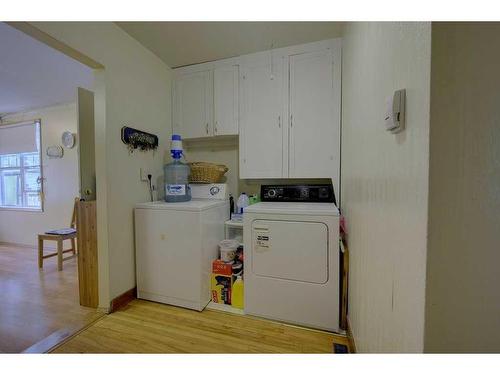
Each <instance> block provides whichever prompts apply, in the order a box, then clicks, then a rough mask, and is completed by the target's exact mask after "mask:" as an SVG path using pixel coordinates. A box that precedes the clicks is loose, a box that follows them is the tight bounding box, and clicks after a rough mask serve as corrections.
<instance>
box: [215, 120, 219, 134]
mask: <svg viewBox="0 0 500 375" xmlns="http://www.w3.org/2000/svg"><path fill="white" fill-rule="evenodd" d="M217 125H219V122H218V121H215V127H214V132H215V133H217Z"/></svg>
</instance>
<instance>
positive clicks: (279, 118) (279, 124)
mask: <svg viewBox="0 0 500 375" xmlns="http://www.w3.org/2000/svg"><path fill="white" fill-rule="evenodd" d="M278 128H281V116H278Z"/></svg>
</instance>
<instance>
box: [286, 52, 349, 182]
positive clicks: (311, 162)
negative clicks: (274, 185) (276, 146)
mask: <svg viewBox="0 0 500 375" xmlns="http://www.w3.org/2000/svg"><path fill="white" fill-rule="evenodd" d="M333 66H334V65H333V52H332V50H331V49H323V50H321V51H317V52H308V53H302V54H297V55H291V56H289V69H290V73H289V77H290V107H289V108H290V109H289V116H290V118H289V125H290V133H289V134H290V135H289V139H290V142H289V177H290V178H324V177H334V176H338V175H339V170H338V169H339V166H340V154H339V151H340V126H339V104H338V103H336V101H335V98H336V97H340V85H337V86H336V85H335V80H334V77H333V75H334V73H333V72H334V69H333Z"/></svg>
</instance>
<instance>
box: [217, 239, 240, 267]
mask: <svg viewBox="0 0 500 375" xmlns="http://www.w3.org/2000/svg"><path fill="white" fill-rule="evenodd" d="M239 245H240V244H239V242H238V241H236V240H222V241H221V242H219V248H220V259H221V260H222V261H224V262H232V261H233V260H234V257H235V256H236V250H237V249H238V246H239Z"/></svg>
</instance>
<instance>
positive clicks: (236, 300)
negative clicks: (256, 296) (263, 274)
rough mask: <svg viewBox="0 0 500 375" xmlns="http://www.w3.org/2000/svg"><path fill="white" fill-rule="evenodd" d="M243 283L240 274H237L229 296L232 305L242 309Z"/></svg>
mask: <svg viewBox="0 0 500 375" xmlns="http://www.w3.org/2000/svg"><path fill="white" fill-rule="evenodd" d="M243 294H244V285H243V279H242V278H241V276H238V278H237V279H236V281H235V282H234V283H233V291H232V297H231V302H232V305H233V307H236V308H237V309H243V303H244V302H243V301H244V295H243Z"/></svg>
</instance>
